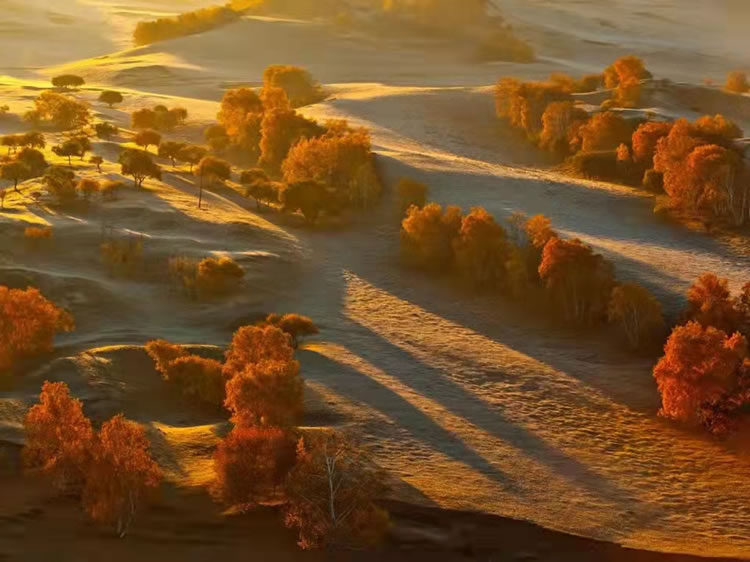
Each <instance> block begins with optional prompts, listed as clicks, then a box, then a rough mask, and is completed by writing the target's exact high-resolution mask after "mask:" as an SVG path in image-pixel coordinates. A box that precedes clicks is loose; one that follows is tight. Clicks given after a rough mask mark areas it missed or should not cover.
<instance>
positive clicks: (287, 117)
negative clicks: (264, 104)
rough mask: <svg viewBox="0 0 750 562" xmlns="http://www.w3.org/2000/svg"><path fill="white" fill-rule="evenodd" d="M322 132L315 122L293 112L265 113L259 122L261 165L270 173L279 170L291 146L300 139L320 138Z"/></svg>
mask: <svg viewBox="0 0 750 562" xmlns="http://www.w3.org/2000/svg"><path fill="white" fill-rule="evenodd" d="M324 132H325V131H324V129H323V128H322V127H321V126H320V125H318V124H317V123H316V122H315V121H313V120H311V119H307V118H305V117H303V116H301V115H299V114H298V113H296V112H295V111H293V110H282V109H275V110H271V111H267V112H266V113H265V114H264V115H263V120H262V122H261V140H260V163H261V165H263V167H265V168H267V169H269V170H272V171H278V170H280V169H281V164H282V163H283V162H284V160H285V159H286V157H287V154H289V150H290V149H291V148H292V146H294V145H295V144H296V143H297V142H298V141H299V140H301V139H305V138H311V137H316V136H320V135H321V134H323V133H324Z"/></svg>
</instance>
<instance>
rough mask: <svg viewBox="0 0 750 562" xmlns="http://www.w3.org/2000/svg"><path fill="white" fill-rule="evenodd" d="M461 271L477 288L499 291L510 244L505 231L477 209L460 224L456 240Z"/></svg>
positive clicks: (503, 278)
mask: <svg viewBox="0 0 750 562" xmlns="http://www.w3.org/2000/svg"><path fill="white" fill-rule="evenodd" d="M453 248H454V252H455V256H456V266H457V268H458V271H459V272H460V273H461V274H462V275H463V276H464V277H465V278H466V279H467V280H468V281H469V283H471V284H472V285H474V286H475V287H477V288H484V289H488V288H495V289H497V288H500V287H501V286H502V285H503V283H504V282H505V277H506V275H505V274H506V270H505V263H506V262H507V260H508V259H509V257H510V245H509V243H508V240H507V234H506V232H505V229H504V228H503V227H502V226H500V225H499V224H497V222H496V221H495V219H494V217H493V216H492V215H490V214H489V213H488V212H487V211H486V210H485V209H483V208H481V207H477V208H474V209H472V210H471V211H470V212H469V213H468V214H467V215H465V216H464V217H463V219H462V221H461V228H460V229H459V231H458V236H457V237H456V239H455V240H454V241H453Z"/></svg>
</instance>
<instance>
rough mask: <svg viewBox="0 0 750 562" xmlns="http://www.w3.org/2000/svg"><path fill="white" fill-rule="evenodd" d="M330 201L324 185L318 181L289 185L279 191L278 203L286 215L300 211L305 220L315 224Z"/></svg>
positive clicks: (327, 207) (329, 195)
mask: <svg viewBox="0 0 750 562" xmlns="http://www.w3.org/2000/svg"><path fill="white" fill-rule="evenodd" d="M331 200H332V197H331V194H330V193H329V192H328V189H327V188H326V186H325V184H324V183H322V182H319V181H301V182H295V183H292V184H289V185H287V186H285V187H284V189H283V190H281V192H280V194H279V201H280V202H281V206H282V210H283V211H284V212H286V213H295V212H297V211H300V212H301V213H302V216H304V217H305V220H306V221H307V222H308V223H310V224H311V225H312V224H315V223H316V221H317V220H318V217H319V216H320V215H321V214H322V213H323V212H324V211H326V210H328V209H329V204H330V202H331Z"/></svg>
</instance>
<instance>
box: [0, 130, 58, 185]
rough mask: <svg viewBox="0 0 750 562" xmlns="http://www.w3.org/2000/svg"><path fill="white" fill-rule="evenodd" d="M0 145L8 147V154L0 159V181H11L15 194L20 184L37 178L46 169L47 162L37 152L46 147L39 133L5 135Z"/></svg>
mask: <svg viewBox="0 0 750 562" xmlns="http://www.w3.org/2000/svg"><path fill="white" fill-rule="evenodd" d="M0 143H2V145H3V146H7V147H8V154H7V155H6V156H4V157H2V158H0V179H3V180H6V181H12V182H13V189H14V190H15V191H16V192H18V191H19V189H18V184H19V183H20V182H22V181H26V180H28V179H31V178H35V177H39V176H41V175H42V174H43V173H44V171H45V170H46V169H47V161H46V159H45V157H44V154H43V153H42V152H41V151H40V150H39V149H41V148H44V147H45V146H46V142H45V140H44V135H42V134H41V133H37V132H31V133H26V134H20V135H5V136H4V137H2V139H0ZM19 147H20V148H21V150H20V151H19V150H18V149H19ZM11 151H13V157H11Z"/></svg>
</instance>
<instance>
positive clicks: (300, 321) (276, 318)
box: [261, 314, 318, 349]
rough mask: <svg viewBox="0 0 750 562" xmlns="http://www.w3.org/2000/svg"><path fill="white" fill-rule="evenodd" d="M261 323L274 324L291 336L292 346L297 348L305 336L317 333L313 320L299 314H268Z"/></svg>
mask: <svg viewBox="0 0 750 562" xmlns="http://www.w3.org/2000/svg"><path fill="white" fill-rule="evenodd" d="M261 325H269V326H276V327H277V328H279V329H280V330H281V331H282V332H284V333H285V334H288V335H289V337H290V338H291V342H292V347H294V348H295V349H297V347H298V346H299V343H300V341H301V340H302V339H303V338H305V337H307V336H314V335H316V334H317V333H318V327H317V326H316V325H315V322H313V321H312V319H311V318H309V317H307V316H303V315H301V314H284V315H281V314H269V315H268V316H266V318H265V320H263V322H262V323H261Z"/></svg>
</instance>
